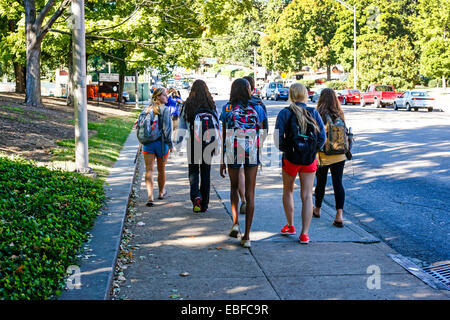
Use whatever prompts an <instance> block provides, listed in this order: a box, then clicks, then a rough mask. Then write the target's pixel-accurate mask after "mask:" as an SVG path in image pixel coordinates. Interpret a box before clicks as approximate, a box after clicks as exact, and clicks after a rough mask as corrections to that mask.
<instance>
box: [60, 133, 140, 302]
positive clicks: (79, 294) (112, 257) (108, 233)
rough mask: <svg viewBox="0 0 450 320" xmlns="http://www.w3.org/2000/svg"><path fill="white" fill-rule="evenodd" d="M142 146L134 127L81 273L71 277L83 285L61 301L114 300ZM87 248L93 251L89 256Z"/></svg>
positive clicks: (107, 191) (111, 180) (112, 177)
mask: <svg viewBox="0 0 450 320" xmlns="http://www.w3.org/2000/svg"><path fill="white" fill-rule="evenodd" d="M138 147H139V142H138V140H137V137H136V133H135V130H132V131H131V132H130V135H129V136H128V138H127V141H126V142H125V144H124V145H123V147H122V150H121V152H120V155H119V157H118V159H117V161H116V163H115V165H114V167H113V168H112V169H111V171H110V174H109V176H108V177H107V178H106V180H105V185H104V189H105V195H106V203H105V205H104V207H103V209H102V210H101V213H100V214H99V215H98V216H97V218H96V220H95V223H94V226H93V228H92V229H91V231H90V234H91V239H90V241H88V242H87V243H85V244H84V247H85V252H84V253H83V255H84V258H83V259H80V261H79V262H78V263H79V264H80V265H79V266H78V267H79V269H78V273H75V274H74V275H73V276H71V277H70V278H72V277H73V278H75V280H77V279H78V280H79V282H78V284H79V286H76V284H77V283H76V284H75V286H73V287H74V288H73V289H71V290H69V289H67V288H66V290H64V291H63V292H62V294H61V296H60V297H59V298H58V300H109V299H110V293H111V286H112V282H113V277H114V270H115V265H116V261H117V256H118V254H119V250H120V243H121V240H122V229H123V226H124V222H125V218H126V215H127V211H128V204H129V201H130V197H131V193H132V191H133V184H134V182H135V179H136V172H137V168H138V167H139V160H138V161H136V163H135V162H134V159H135V155H136V150H137V149H138ZM138 158H139V157H138ZM125 190H127V191H126V193H125V192H124V191H125ZM86 249H87V250H86ZM86 251H87V252H88V253H89V254H87V255H86ZM76 267H77V266H76ZM67 281H69V280H67Z"/></svg>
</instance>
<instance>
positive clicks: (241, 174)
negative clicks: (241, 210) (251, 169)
mask: <svg viewBox="0 0 450 320" xmlns="http://www.w3.org/2000/svg"><path fill="white" fill-rule="evenodd" d="M239 197H240V198H241V202H245V173H244V168H240V169H239Z"/></svg>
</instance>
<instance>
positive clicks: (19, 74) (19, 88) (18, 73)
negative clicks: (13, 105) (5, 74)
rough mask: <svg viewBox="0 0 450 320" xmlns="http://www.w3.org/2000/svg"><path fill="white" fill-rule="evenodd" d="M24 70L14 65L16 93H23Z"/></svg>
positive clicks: (19, 65)
mask: <svg viewBox="0 0 450 320" xmlns="http://www.w3.org/2000/svg"><path fill="white" fill-rule="evenodd" d="M26 72H27V71H26V68H25V67H24V66H22V65H21V64H19V63H17V62H15V63H14V75H15V77H16V93H25V85H26V82H25V74H26Z"/></svg>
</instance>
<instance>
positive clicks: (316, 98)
mask: <svg viewBox="0 0 450 320" xmlns="http://www.w3.org/2000/svg"><path fill="white" fill-rule="evenodd" d="M323 89H325V88H319V89H317V90H316V92H314V94H313V95H312V96H311V101H312V102H314V103H316V102H317V101H319V97H320V94H321V93H322V91H323Z"/></svg>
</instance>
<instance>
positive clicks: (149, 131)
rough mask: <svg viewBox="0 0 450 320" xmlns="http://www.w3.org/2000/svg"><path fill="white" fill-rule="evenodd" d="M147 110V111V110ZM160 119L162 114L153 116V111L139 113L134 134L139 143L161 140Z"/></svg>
mask: <svg viewBox="0 0 450 320" xmlns="http://www.w3.org/2000/svg"><path fill="white" fill-rule="evenodd" d="M147 110H149V108H147ZM164 111H165V109H164ZM162 119H163V114H159V115H156V116H155V114H154V113H153V111H152V112H150V111H142V112H141V114H140V115H139V117H138V120H137V124H136V134H137V138H138V140H139V142H140V143H142V144H148V143H150V142H153V141H156V140H158V139H160V138H161V136H162Z"/></svg>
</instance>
